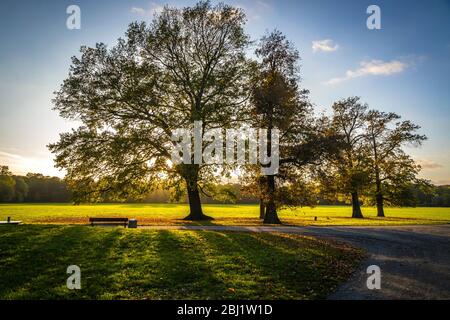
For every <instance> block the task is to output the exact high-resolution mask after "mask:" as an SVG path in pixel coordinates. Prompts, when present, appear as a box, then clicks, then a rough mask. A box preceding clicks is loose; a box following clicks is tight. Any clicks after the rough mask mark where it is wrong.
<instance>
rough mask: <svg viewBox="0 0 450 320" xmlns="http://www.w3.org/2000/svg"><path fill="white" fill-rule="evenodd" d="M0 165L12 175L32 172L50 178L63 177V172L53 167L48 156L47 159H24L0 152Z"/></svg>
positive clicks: (13, 154) (17, 155)
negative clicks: (6, 168) (7, 168)
mask: <svg viewBox="0 0 450 320" xmlns="http://www.w3.org/2000/svg"><path fill="white" fill-rule="evenodd" d="M0 165H5V166H8V167H9V169H10V170H11V171H12V172H13V173H14V174H27V173H28V172H33V173H42V174H44V175H50V176H59V177H62V176H64V173H63V172H61V171H59V170H58V169H57V168H55V167H54V163H53V160H52V158H51V155H50V154H49V155H48V157H25V156H22V155H19V154H15V153H10V152H6V151H1V150H0Z"/></svg>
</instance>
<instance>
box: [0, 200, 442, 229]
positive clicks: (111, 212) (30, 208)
mask: <svg viewBox="0 0 450 320" xmlns="http://www.w3.org/2000/svg"><path fill="white" fill-rule="evenodd" d="M203 210H204V212H205V214H207V215H209V216H211V217H213V218H214V220H212V221H206V222H189V221H185V220H183V218H184V217H185V216H186V215H187V214H188V211H189V208H188V206H187V205H186V204H93V205H78V206H74V205H71V204H1V205H0V220H6V217H8V216H10V217H11V219H13V220H20V221H22V222H24V223H34V224H38V223H39V224H87V223H88V220H89V217H127V218H130V219H132V218H135V219H137V220H138V223H139V225H198V224H201V225H260V224H261V220H260V219H258V216H259V207H258V206H257V205H251V204H250V205H215V204H205V205H204V206H203ZM362 210H363V213H364V217H365V218H364V219H352V218H350V217H351V207H350V206H318V207H315V208H310V207H304V208H296V209H293V210H291V209H284V210H281V211H280V212H279V216H280V219H281V220H282V221H283V223H284V224H287V225H297V226H338V225H343V226H345V225H404V224H446V223H450V208H425V207H417V208H393V207H386V209H385V213H386V217H385V218H378V217H376V209H375V208H374V207H363V208H362ZM316 217H317V219H316Z"/></svg>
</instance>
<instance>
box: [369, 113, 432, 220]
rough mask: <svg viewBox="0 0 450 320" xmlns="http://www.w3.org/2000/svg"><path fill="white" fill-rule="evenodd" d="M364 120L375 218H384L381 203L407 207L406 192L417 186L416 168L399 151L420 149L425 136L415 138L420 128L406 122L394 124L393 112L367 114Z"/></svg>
mask: <svg viewBox="0 0 450 320" xmlns="http://www.w3.org/2000/svg"><path fill="white" fill-rule="evenodd" d="M365 119H366V120H365V121H366V141H367V143H368V145H369V146H370V153H369V156H370V164H371V168H372V181H373V185H374V186H375V191H374V194H375V202H376V205H377V216H378V217H384V207H383V206H384V201H385V200H387V201H388V202H390V203H391V204H397V205H401V204H404V203H407V201H408V198H409V196H411V195H410V194H409V192H408V190H411V186H412V185H413V184H414V183H418V182H419V181H418V180H417V179H416V175H417V173H418V172H419V170H420V167H419V166H418V165H417V164H415V163H414V161H413V160H412V159H411V158H410V157H409V156H408V155H407V154H406V153H405V152H404V151H403V150H402V147H403V146H405V145H408V144H409V145H420V144H421V143H422V142H423V141H424V140H426V136H424V135H420V134H417V133H416V132H417V130H419V129H420V127H419V126H417V125H415V124H413V123H411V122H410V121H401V122H400V121H398V120H399V119H400V116H399V115H397V114H395V113H393V112H389V113H385V112H381V111H377V110H370V111H369V112H368V113H367V115H366V117H365ZM408 195H409V196H408Z"/></svg>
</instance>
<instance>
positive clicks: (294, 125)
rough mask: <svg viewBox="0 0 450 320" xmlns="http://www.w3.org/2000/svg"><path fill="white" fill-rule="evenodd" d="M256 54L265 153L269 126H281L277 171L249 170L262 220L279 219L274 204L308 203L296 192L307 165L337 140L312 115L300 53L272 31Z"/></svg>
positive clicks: (256, 100)
mask: <svg viewBox="0 0 450 320" xmlns="http://www.w3.org/2000/svg"><path fill="white" fill-rule="evenodd" d="M256 56H257V57H258V58H259V68H258V72H257V76H256V79H255V81H254V83H253V90H252V105H253V113H254V117H253V125H254V126H257V127H260V128H266V129H267V150H269V152H268V153H269V154H270V152H271V148H272V140H271V137H272V134H271V133H272V130H274V129H277V130H278V131H279V141H278V142H279V146H278V147H279V158H280V159H279V170H278V173H276V174H266V175H259V174H256V175H253V176H254V184H256V185H258V187H257V188H255V190H259V192H258V193H259V196H260V199H261V201H260V202H261V205H260V217H264V223H280V220H279V218H278V214H277V207H280V206H283V205H290V206H295V205H305V204H309V203H305V201H304V200H305V199H306V198H307V197H303V196H300V193H299V192H300V191H301V190H305V186H306V185H307V184H308V182H307V179H306V178H307V177H305V174H306V173H305V167H307V166H308V165H313V164H317V163H318V162H321V160H322V158H323V157H324V155H326V154H328V153H329V152H332V151H333V150H334V147H333V145H334V142H335V141H336V140H335V139H334V136H333V135H330V134H329V132H328V131H327V130H326V129H324V126H323V124H324V123H323V122H322V121H321V119H316V118H314V115H313V109H312V105H311V103H310V102H309V100H308V93H309V92H308V90H305V89H302V88H301V87H300V75H299V59H300V57H299V53H298V51H297V49H296V48H295V47H294V46H293V45H292V43H291V42H289V41H288V40H287V39H286V38H285V36H284V35H283V34H282V33H281V32H280V31H278V30H275V31H273V32H271V33H270V34H268V35H266V36H264V37H263V38H262V39H261V41H260V45H259V47H258V49H257V50H256ZM292 194H296V195H297V196H296V197H292ZM264 210H265V212H264Z"/></svg>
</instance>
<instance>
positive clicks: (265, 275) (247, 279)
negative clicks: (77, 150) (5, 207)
mask: <svg viewBox="0 0 450 320" xmlns="http://www.w3.org/2000/svg"><path fill="white" fill-rule="evenodd" d="M362 257H363V255H362V252H361V251H359V250H357V249H354V248H352V247H350V246H348V245H344V244H339V243H335V242H330V241H324V240H318V239H315V238H310V237H302V236H298V235H286V234H277V233H274V234H269V233H239V232H212V231H161V230H160V231H149V230H142V229H141V230H140V229H123V228H90V227H86V226H69V225H21V226H0V270H1V272H0V284H1V285H0V299H321V298H325V297H326V295H327V294H329V293H330V292H331V291H332V290H333V289H334V288H335V287H336V286H337V285H338V284H339V283H340V282H342V281H343V280H345V279H347V278H348V277H349V275H350V274H351V272H352V271H353V270H354V268H355V267H356V266H357V265H358V263H359V262H360V260H361V258H362ZM69 265H78V266H79V267H80V268H81V287H82V288H81V290H69V289H67V287H66V280H67V277H68V276H69V275H68V274H66V268H67V267H68V266H69Z"/></svg>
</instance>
